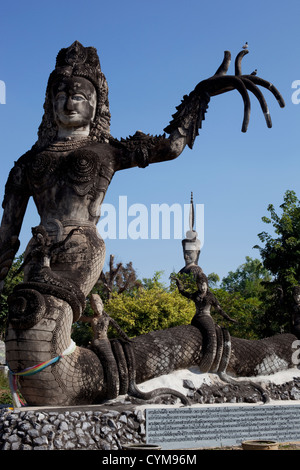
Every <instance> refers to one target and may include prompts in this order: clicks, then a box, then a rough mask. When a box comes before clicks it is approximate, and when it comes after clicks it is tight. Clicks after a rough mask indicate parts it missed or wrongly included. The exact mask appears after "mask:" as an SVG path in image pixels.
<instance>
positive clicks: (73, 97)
mask: <svg viewBox="0 0 300 470" xmlns="http://www.w3.org/2000/svg"><path fill="white" fill-rule="evenodd" d="M72 99H73V100H74V101H84V100H85V99H86V98H85V97H84V96H83V95H73V96H72Z"/></svg>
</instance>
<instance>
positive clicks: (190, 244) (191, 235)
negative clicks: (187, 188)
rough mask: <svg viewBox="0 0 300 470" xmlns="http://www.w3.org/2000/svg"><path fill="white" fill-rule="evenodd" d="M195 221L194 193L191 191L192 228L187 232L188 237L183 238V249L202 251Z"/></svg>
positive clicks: (190, 220)
mask: <svg viewBox="0 0 300 470" xmlns="http://www.w3.org/2000/svg"><path fill="white" fill-rule="evenodd" d="M194 222H195V211H194V202H193V193H191V202H190V217H189V226H190V229H189V230H188V231H187V232H186V235H185V236H186V238H184V239H183V240H182V247H183V251H199V253H200V247H201V244H200V240H199V239H198V238H197V236H198V233H197V232H196V231H195V230H194Z"/></svg>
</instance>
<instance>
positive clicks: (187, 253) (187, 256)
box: [183, 250, 199, 265]
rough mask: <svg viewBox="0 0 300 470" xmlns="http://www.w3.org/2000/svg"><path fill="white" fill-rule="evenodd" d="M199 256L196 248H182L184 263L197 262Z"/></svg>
mask: <svg viewBox="0 0 300 470" xmlns="http://www.w3.org/2000/svg"><path fill="white" fill-rule="evenodd" d="M198 256H199V251H197V250H184V252H183V257H184V261H185V263H186V265H188V264H191V263H194V264H196V263H197V259H198Z"/></svg>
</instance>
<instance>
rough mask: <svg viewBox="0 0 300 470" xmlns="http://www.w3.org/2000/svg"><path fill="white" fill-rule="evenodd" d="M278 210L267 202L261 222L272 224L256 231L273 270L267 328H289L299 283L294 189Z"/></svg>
mask: <svg viewBox="0 0 300 470" xmlns="http://www.w3.org/2000/svg"><path fill="white" fill-rule="evenodd" d="M279 207H280V209H281V212H280V213H279V214H278V213H277V212H276V211H275V208H274V206H273V204H270V205H269V206H268V212H269V213H270V216H269V217H262V220H263V222H265V223H266V224H268V225H272V232H273V233H272V234H269V233H267V232H266V231H263V232H261V233H259V234H258V237H259V239H260V241H261V242H262V243H263V244H264V246H258V245H256V246H255V248H257V249H259V252H260V255H261V258H262V260H263V265H264V267H265V268H266V269H267V270H268V271H269V272H270V273H271V274H272V276H273V277H272V280H270V281H269V282H266V283H265V287H266V303H267V304H268V306H267V310H266V331H267V333H274V332H279V331H282V329H283V328H284V329H285V330H289V327H290V318H291V313H290V312H291V306H292V303H293V299H292V290H293V287H294V286H296V285H299V284H300V201H299V199H298V198H297V196H296V193H295V192H294V191H291V190H288V191H286V192H285V194H284V198H283V203H282V204H281V205H280V206H279Z"/></svg>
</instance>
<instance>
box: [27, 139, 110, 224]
mask: <svg viewBox="0 0 300 470" xmlns="http://www.w3.org/2000/svg"><path fill="white" fill-rule="evenodd" d="M117 159H118V154H117V151H116V149H115V148H114V147H112V146H110V145H109V144H99V143H98V144H94V145H93V144H89V145H86V146H83V147H81V148H72V146H71V145H69V146H68V145H64V144H54V145H52V146H50V147H48V148H47V149H45V150H43V151H41V152H39V153H36V154H33V155H31V156H30V158H29V159H28V161H27V164H26V174H27V181H28V184H29V187H30V192H31V194H32V196H33V198H34V201H35V204H36V206H37V209H38V212H39V215H40V217H41V222H42V224H43V225H47V221H49V220H51V219H58V220H60V221H61V222H62V221H65V222H67V221H68V220H76V221H82V222H91V223H95V224H96V223H97V222H98V220H99V217H100V210H101V204H102V202H103V199H104V196H105V193H106V191H107V188H108V186H109V184H110V182H111V179H112V177H113V175H114V173H115V171H116V169H117Z"/></svg>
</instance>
